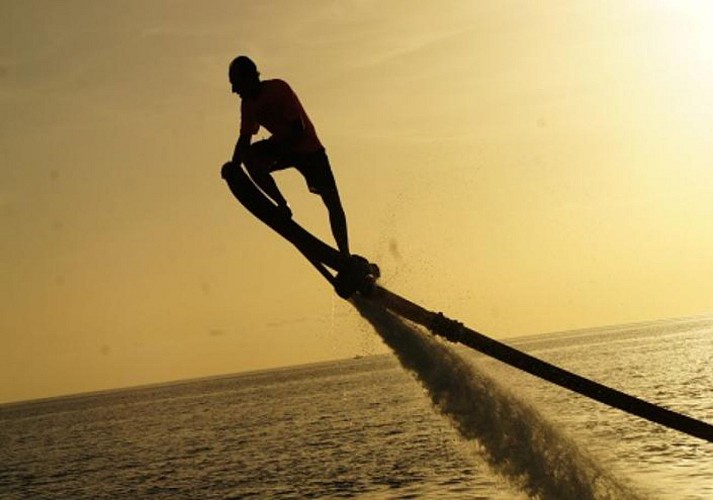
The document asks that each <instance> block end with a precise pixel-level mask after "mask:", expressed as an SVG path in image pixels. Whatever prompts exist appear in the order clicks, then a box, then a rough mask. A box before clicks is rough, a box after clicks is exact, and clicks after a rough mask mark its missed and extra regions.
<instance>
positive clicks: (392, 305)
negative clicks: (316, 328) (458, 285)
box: [365, 285, 713, 443]
mask: <svg viewBox="0 0 713 500" xmlns="http://www.w3.org/2000/svg"><path fill="white" fill-rule="evenodd" d="M365 300H369V301H373V302H376V303H378V304H380V305H381V306H382V307H384V308H386V309H388V310H389V311H391V312H393V313H395V314H397V315H398V316H400V317H402V318H405V319H407V320H409V321H412V322H414V323H417V324H419V325H421V326H424V327H426V328H427V329H428V330H429V331H430V332H431V333H433V334H434V335H437V336H439V337H442V338H445V339H446V340H449V341H451V342H454V343H458V344H462V345H465V346H467V347H470V348H471V349H474V350H476V351H479V352H481V353H483V354H485V355H487V356H490V357H492V358H495V359H497V360H499V361H502V362H504V363H507V364H508V365H510V366H513V367H515V368H519V369H520V370H522V371H525V372H527V373H530V374H531V375H535V376H536V377H539V378H541V379H543V380H547V381H548V382H551V383H553V384H555V385H558V386H560V387H564V388H565V389H569V390H571V391H573V392H576V393H578V394H581V395H582V396H586V397H588V398H590V399H593V400H595V401H599V402H600V403H604V404H605V405H608V406H611V407H613V408H618V409H619V410H622V411H625V412H627V413H631V414H633V415H636V416H638V417H641V418H644V419H646V420H649V421H651V422H655V423H657V424H660V425H663V426H665V427H668V428H670V429H675V430H677V431H680V432H683V433H685V434H688V435H690V436H694V437H697V438H700V439H703V440H706V441H708V442H711V443H713V425H710V424H708V423H706V422H703V421H701V420H696V419H695V418H691V417H689V416H687V415H683V414H681V413H677V412H675V411H672V410H669V409H667V408H664V407H662V406H659V405H655V404H653V403H649V402H648V401H644V400H642V399H639V398H637V397H634V396H631V395H629V394H626V393H624V392H621V391H619V390H617V389H613V388H611V387H607V386H605V385H603V384H600V383H598V382H595V381H593V380H590V379H587V378H584V377H582V376H580V375H577V374H575V373H572V372H569V371H567V370H564V369H562V368H559V367H557V366H555V365H552V364H550V363H547V362H546V361H542V360H541V359H538V358H536V357H534V356H530V355H529V354H527V353H524V352H522V351H519V350H517V349H515V348H513V347H510V346H508V345H507V344H503V343H502V342H498V341H497V340H494V339H492V338H490V337H487V336H485V335H483V334H482V333H479V332H476V331H475V330H471V329H470V328H467V327H466V326H464V325H463V324H462V323H459V322H458V321H454V320H452V319H449V318H447V317H445V316H444V315H443V314H442V313H436V312H433V311H429V310H428V309H425V308H423V307H421V306H419V305H418V304H415V303H413V302H411V301H409V300H407V299H405V298H403V297H400V296H399V295H397V294H395V293H393V292H390V291H389V290H387V289H386V288H383V287H381V286H378V285H376V286H375V287H374V289H373V290H372V291H371V293H370V294H369V295H368V296H366V297H365Z"/></svg>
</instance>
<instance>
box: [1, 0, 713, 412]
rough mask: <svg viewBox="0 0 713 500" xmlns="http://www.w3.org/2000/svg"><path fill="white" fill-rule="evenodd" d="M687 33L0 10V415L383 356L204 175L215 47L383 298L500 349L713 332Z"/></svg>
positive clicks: (545, 21) (645, 5)
mask: <svg viewBox="0 0 713 500" xmlns="http://www.w3.org/2000/svg"><path fill="white" fill-rule="evenodd" d="M711 33H713V7H711V4H710V3H709V2H706V1H703V0H701V1H680V0H670V1H655V0H646V1H627V2H621V1H601V0H592V1H583V0H575V1H571V0H568V1H556V0H548V1H546V2H534V1H470V0H454V1H445V2H432V1H430V0H429V1H411V0H409V1H389V2H377V1H367V0H359V1H357V0H354V1H340V2H332V1H328V0H324V1H317V0H307V1H300V2H287V1H284V2H270V1H265V2H253V1H250V2H248V1H233V0H230V1H227V0H226V1H209V2H198V1H177V0H171V1H168V0H167V1H158V0H152V1H150V2H146V1H143V0H142V1H121V2H119V1H116V2H112V1H105V2H95V1H92V0H81V1H79V0H77V1H71V0H67V1H63V2H56V1H41V0H37V1H22V2H20V1H14V0H2V1H0V42H1V43H0V116H2V120H0V152H1V154H0V158H1V160H2V163H1V164H0V258H1V260H0V294H1V296H0V334H1V335H2V337H1V339H2V340H1V343H0V380H1V381H2V382H0V402H2V401H12V400H21V399H30V398H36V397H44V396H51V395H57V394H65V393H72V392H80V391H89V390H97V389H105V388H112V387H121V386H129V385H136V384H144V383H153V382H161V381H168V380H175V379H181V378H189V377H199V376H207V375H213V374H219V373H232V372H238V371H243V370H253V369H261V368H269V367H274V366H281V365H289V364H295V363H304V362H311V361H320V360H326V359H334V358H341V357H347V356H352V355H355V354H366V353H374V352H382V351H383V350H384V348H383V347H382V346H381V344H380V342H379V340H377V338H376V336H375V335H374V334H373V333H372V332H370V331H369V329H368V328H367V327H366V326H365V325H364V324H363V323H362V322H361V320H359V318H358V317H357V314H356V313H355V312H354V310H352V308H351V307H350V306H349V305H348V304H346V303H343V302H342V301H341V300H340V299H338V298H337V297H336V296H335V295H334V294H333V293H332V291H331V290H330V289H329V287H327V286H326V284H325V283H324V281H323V279H322V278H321V277H320V276H319V275H318V274H317V273H316V272H315V271H314V270H313V269H312V268H311V267H310V266H309V264H307V263H306V262H305V261H304V259H303V258H302V257H301V256H300V255H299V254H298V253H297V252H296V251H295V250H294V249H293V248H292V247H291V246H290V245H289V244H287V243H285V242H284V241H282V240H281V239H280V238H279V237H278V236H276V235H275V234H273V233H272V232H271V231H270V230H268V229H266V228H265V227H263V226H262V225H261V223H259V222H257V221H255V220H253V219H252V218H251V216H250V215H249V214H248V213H247V212H246V211H245V210H244V209H243V208H242V207H241V206H240V205H239V204H238V203H237V202H236V201H235V200H234V199H233V198H232V197H231V196H230V194H229V192H228V190H227V188H226V186H225V185H224V184H223V182H222V181H221V179H220V176H219V171H220V166H221V165H222V163H223V162H224V161H226V160H227V159H229V157H230V155H231V152H232V148H233V145H234V141H235V138H236V134H237V129H238V123H239V101H238V98H237V97H236V96H235V95H232V94H231V93H230V87H229V85H228V82H227V65H228V63H229V62H230V60H231V59H232V58H233V57H234V56H236V55H238V54H247V55H250V56H251V57H252V58H253V59H254V60H255V61H256V62H257V64H258V67H259V69H260V71H261V73H262V75H263V77H264V78H283V79H285V80H287V81H288V82H289V83H290V84H291V85H292V87H293V88H294V89H295V91H296V92H297V94H298V95H299V96H300V98H301V100H302V102H303V104H304V106H305V108H306V109H307V112H308V113H309V115H310V116H311V118H312V121H313V122H314V123H315V125H316V127H317V131H318V133H319V135H320V137H321V139H322V142H323V143H324V144H325V145H326V147H327V151H328V154H329V156H330V159H331V161H332V165H333V168H334V171H335V175H336V177H337V181H338V184H339V188H340V192H341V195H342V199H343V202H344V205H345V209H346V211H347V216H348V221H349V229H350V237H351V246H352V249H353V250H354V251H355V252H357V253H361V254H363V255H365V256H367V257H370V258H372V259H373V260H376V261H377V262H378V263H379V264H380V265H381V268H382V272H383V275H384V279H383V282H384V284H385V285H386V286H387V287H389V288H390V289H392V290H393V291H395V292H397V293H401V294H403V295H404V296H406V297H408V298H410V299H412V300H415V301H417V302H419V303H421V304H422V305H424V306H426V307H429V308H431V309H435V310H442V311H444V312H446V313H447V314H448V315H449V316H451V317H453V318H457V319H459V320H461V321H464V322H465V323H467V324H468V325H469V326H471V327H472V328H475V329H478V330H480V331H483V332H484V333H488V334H491V335H492V336H494V337H497V338H507V337H508V336H514V335H523V334H534V333H543V332H548V331H557V330H566V329H574V328H580V327H589V326H598V325H605V324H617V323H625V322H633V321H642V320H652V319H659V318H667V317H674V316H685V315H693V314H703V313H708V312H711V310H712V309H713V287H712V286H711V284H710V279H711V278H710V277H711V276H713V258H711V256H713V140H712V139H711V138H710V129H711V124H712V123H713V91H711V89H713V36H711ZM277 180H278V183H279V184H280V186H281V187H282V189H283V192H284V193H285V195H286V196H287V197H288V199H289V200H290V202H291V204H292V207H293V210H294V211H295V218H296V219H297V220H298V221H299V222H301V223H303V225H305V226H306V227H307V228H309V229H310V230H312V231H314V232H315V233H316V234H317V235H319V236H320V237H322V238H324V239H325V240H326V241H328V242H330V243H331V241H332V240H331V234H330V231H329V228H328V221H327V215H326V211H325V209H324V207H323V206H322V204H321V201H320V200H319V199H318V198H317V197H315V196H313V195H310V194H309V193H307V190H306V188H305V186H304V183H303V181H302V179H301V178H300V176H299V175H298V174H296V173H295V172H289V171H288V172H283V173H280V174H278V176H277Z"/></svg>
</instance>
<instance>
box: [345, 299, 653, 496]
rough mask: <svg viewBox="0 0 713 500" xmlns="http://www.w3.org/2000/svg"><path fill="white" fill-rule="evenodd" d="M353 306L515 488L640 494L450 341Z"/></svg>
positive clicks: (373, 308) (361, 304)
mask: <svg viewBox="0 0 713 500" xmlns="http://www.w3.org/2000/svg"><path fill="white" fill-rule="evenodd" d="M352 303H353V304H354V306H355V307H356V309H357V310H358V311H359V313H360V314H361V315H362V316H363V317H364V318H365V319H366V320H368V321H369V322H370V323H371V324H372V326H373V327H374V329H375V330H376V331H377V333H378V334H379V335H380V336H381V337H382V338H383V340H384V342H386V344H387V345H388V346H389V347H390V348H391V349H392V350H393V351H394V353H395V354H396V356H397V357H398V359H399V361H400V362H401V365H402V366H403V367H404V368H406V369H407V370H409V371H411V372H412V373H413V374H414V375H415V376H416V378H417V379H418V380H419V381H420V382H421V384H422V385H423V386H424V388H425V389H426V390H427V391H428V393H429V395H430V397H431V400H432V402H433V404H434V405H435V406H436V408H437V409H438V410H439V411H440V412H441V413H442V414H443V415H445V416H446V417H448V418H449V419H450V420H451V421H452V422H453V424H454V426H455V427H456V428H457V429H458V431H459V432H460V434H461V435H462V436H463V437H464V438H465V439H466V440H468V441H471V442H475V443H477V445H478V447H477V449H478V452H479V454H480V455H482V456H483V457H484V458H485V460H486V462H487V463H488V464H489V465H490V467H491V468H492V469H493V470H494V471H496V472H497V473H499V474H500V475H502V476H503V477H505V478H506V479H507V480H508V481H510V482H511V483H512V484H513V485H515V486H516V487H518V488H521V489H523V490H524V491H525V492H526V493H527V494H528V495H530V496H532V497H536V498H556V499H563V498H577V499H589V498H640V497H641V495H640V494H637V493H636V492H635V491H633V490H632V489H631V488H630V487H628V486H626V485H624V484H622V483H621V482H619V481H617V480H616V479H615V478H614V477H613V476H612V474H611V473H609V472H608V471H606V470H604V469H603V467H602V466H601V465H600V464H598V463H597V462H596V461H595V460H594V459H593V458H591V457H589V456H587V455H585V454H584V453H583V452H582V451H581V450H579V449H578V448H577V447H576V445H575V444H574V443H573V442H572V441H571V440H569V439H568V438H567V437H565V436H564V435H563V434H562V433H561V432H559V431H557V430H556V429H555V428H554V426H553V425H552V424H550V423H549V422H547V421H546V420H545V419H544V418H543V417H542V416H541V415H540V414H539V413H538V412H537V411H536V410H535V409H534V408H532V407H531V406H529V405H527V404H526V403H524V402H523V401H521V400H519V399H517V398H516V397H515V396H514V395H513V394H511V393H510V392H508V391H507V390H505V389H504V388H503V387H501V386H499V384H498V383H497V382H495V381H494V380H493V379H491V378H490V377H488V376H487V375H486V374H485V373H483V372H482V371H480V370H479V369H477V368H476V367H475V366H473V365H472V364H470V363H468V362H466V361H465V359H464V358H462V357H461V356H459V355H458V353H457V352H456V351H455V350H454V349H453V348H452V347H451V346H450V345H449V344H448V343H446V342H445V341H442V340H440V339H437V338H436V337H434V336H433V335H429V334H428V333H426V332H425V331H423V330H422V329H421V328H420V327H417V326H414V325H411V324H410V323H407V322H406V321H404V320H402V319H401V318H399V317H397V316H396V315H394V314H392V313H391V312H389V311H387V310H385V309H383V308H381V307H379V305H378V304H374V303H373V302H369V301H366V300H363V299H359V298H354V299H353V301H352Z"/></svg>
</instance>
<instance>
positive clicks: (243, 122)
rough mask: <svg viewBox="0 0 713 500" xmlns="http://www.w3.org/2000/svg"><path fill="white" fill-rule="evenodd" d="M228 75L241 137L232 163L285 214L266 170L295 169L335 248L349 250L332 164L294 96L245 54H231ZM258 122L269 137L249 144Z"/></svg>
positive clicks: (288, 212)
mask: <svg viewBox="0 0 713 500" xmlns="http://www.w3.org/2000/svg"><path fill="white" fill-rule="evenodd" d="M228 74H229V77H230V84H231V85H232V91H233V92H234V93H236V94H238V95H239V96H240V99H241V105H240V137H239V138H238V142H237V144H236V145H235V152H234V153H233V162H234V163H235V164H236V165H237V166H239V165H240V163H241V162H242V163H243V164H244V165H245V167H246V169H247V171H248V173H249V174H250V177H251V178H252V179H253V181H255V184H257V185H258V186H259V187H260V189H262V191H263V192H264V193H265V194H266V195H267V196H269V197H270V198H271V199H272V200H273V201H274V202H275V203H276V204H277V207H278V208H279V209H280V210H281V211H282V213H283V214H284V216H285V217H292V211H291V210H290V206H289V205H288V203H287V200H286V199H285V197H284V196H282V193H281V192H280V190H279V189H278V187H277V184H275V180H274V179H273V177H272V175H271V174H272V172H276V171H278V170H283V169H286V168H290V167H294V168H296V169H297V170H298V171H299V172H300V173H301V174H302V175H303V176H304V178H305V180H306V181H307V186H308V188H309V190H310V191H311V192H312V193H315V194H318V195H320V196H321V197H322V200H323V201H324V204H325V205H326V206H327V210H328V211H329V222H330V225H331V227H332V234H333V235H334V239H335V240H336V242H337V247H338V248H339V251H340V252H341V253H343V254H345V255H349V239H348V237H347V221H346V217H345V215H344V209H343V208H342V203H341V201H340V199H339V192H338V191H337V185H336V183H335V181H334V176H333V174H332V168H331V166H330V165H329V159H328V158H327V154H326V153H325V151H324V146H322V143H321V142H320V141H319V138H318V137H317V133H316V132H315V129H314V125H312V122H311V121H310V119H309V117H308V116H307V113H305V110H304V109H303V108H302V104H300V101H299V99H298V98H297V95H295V93H294V92H293V91H292V89H291V88H290V86H289V85H288V84H287V83H286V82H284V81H282V80H278V79H275V80H264V81H261V80H260V73H258V71H257V67H256V66H255V63H254V62H253V61H252V60H251V59H250V58H248V57H246V56H240V57H237V58H235V59H234V60H233V62H232V63H230V69H229V73H228ZM260 126H262V127H264V128H265V129H267V130H268V132H270V134H271V136H270V137H269V138H268V139H265V140H261V141H257V142H255V143H253V144H251V140H252V136H253V135H255V134H256V133H257V132H258V129H259V128H260Z"/></svg>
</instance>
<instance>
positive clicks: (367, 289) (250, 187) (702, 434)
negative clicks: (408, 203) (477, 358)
mask: <svg viewBox="0 0 713 500" xmlns="http://www.w3.org/2000/svg"><path fill="white" fill-rule="evenodd" d="M222 175H223V178H224V179H225V181H226V182H227V183H228V187H229V188H230V190H231V192H232V193H233V195H234V196H235V198H237V200H238V201H239V202H240V203H241V204H242V205H243V206H244V207H245V208H246V209H247V210H248V211H249V212H250V213H252V214H253V215H254V216H255V217H257V218H258V219H260V220H261V221H263V222H264V223H265V224H267V225H268V226H269V227H271V228H272V229H273V230H275V231H276V232H277V233H278V234H280V235H281V236H282V237H283V238H285V239H286V240H287V241H289V242H290V243H292V244H293V245H294V246H295V247H297V249H298V250H299V251H300V252H301V253H302V255H304V256H305V257H306V258H307V260H308V261H309V262H310V263H311V264H312V265H313V266H314V267H315V268H316V269H317V270H318V271H319V272H320V274H322V276H324V278H325V279H326V280H327V281H329V283H330V284H331V285H332V286H333V287H334V289H335V291H336V292H337V294H338V295H339V296H340V297H342V298H344V299H348V298H351V297H353V296H355V294H356V297H355V299H356V300H368V301H370V302H374V303H376V304H379V305H380V306H381V307H384V308H385V309H387V310H389V311H391V312H392V313H395V314H397V315H398V316H400V317H402V318H404V319H407V320H409V321H412V322H414V323H417V324H419V325H421V326H424V327H426V328H427V329H428V330H430V331H431V333H433V334H434V335H437V336H439V337H442V338H444V339H446V340H449V341H451V342H454V343H459V344H462V345H465V346H467V347H470V348H471V349H474V350H476V351H479V352H481V353H483V354H485V355H487V356H490V357H492V358H495V359H497V360H499V361H502V362H504V363H506V364H508V365H510V366H513V367H515V368H518V369H520V370H523V371H525V372H527V373H530V374H532V375H535V376H537V377H539V378H541V379H543V380H547V381H548V382H551V383H553V384H555V385H558V386H560V387H564V388H566V389H569V390H571V391H573V392H576V393H578V394H581V395H583V396H586V397H588V398H590V399H593V400H595V401H599V402H600V403H603V404H606V405H608V406H611V407H613V408H618V409H619V410H622V411H625V412H627V413H631V414H633V415H637V416H639V417H641V418H644V419H646V420H649V421H651V422H655V423H658V424H660V425H663V426H665V427H668V428H671V429H675V430H677V431H680V432H683V433H686V434H688V435H690V436H694V437H697V438H700V439H703V440H706V441H708V442H712V443H713V425H710V424H708V423H706V422H703V421H700V420H696V419H694V418H691V417H689V416H687V415H683V414H680V413H677V412H674V411H672V410H669V409H667V408H664V407H662V406H659V405H655V404H653V403H649V402H647V401H644V400H642V399H639V398H636V397H634V396H631V395H629V394H626V393H624V392H621V391H619V390H617V389H613V388H611V387H607V386H605V385H602V384H600V383H598V382H595V381H593V380H589V379H587V378H585V377H582V376H580V375H577V374H575V373H572V372H569V371H567V370H564V369H562V368H559V367H557V366H555V365H552V364H550V363H547V362H546V361H542V360H541V359H538V358H536V357H534V356H531V355H529V354H527V353H524V352H522V351H519V350H517V349H515V348H513V347H510V346H508V345H506V344H503V343H502V342H498V341H497V340H494V339H492V338H490V337H487V336H486V335H483V334H482V333H479V332H477V331H475V330H471V329H470V328H467V327H466V326H464V325H463V324H461V323H459V322H457V321H454V320H452V319H449V318H447V317H445V316H444V315H443V314H441V313H436V312H433V311H429V310H428V309H425V308H423V307H421V306H420V305H418V304H416V303H414V302H411V301H409V300H407V299H405V298H403V297H401V296H399V295H397V294H395V293H393V292H390V291H389V290H387V289H386V288H384V287H382V286H379V285H376V279H378V278H379V268H378V267H377V266H376V265H375V264H372V263H370V262H368V261H367V260H366V259H365V258H363V257H359V256H358V255H352V256H349V257H346V256H344V255H342V254H341V253H340V252H339V251H337V250H335V249H334V248H332V247H331V246H329V245H327V244H326V243H324V242H323V241H321V240H320V239H318V238H316V237H315V236H314V235H312V234H311V233H310V232H308V231H307V230H305V229H304V228H303V227H302V226H300V225H299V224H297V223H296V222H295V221H293V220H292V219H291V218H289V217H286V216H284V215H283V214H282V213H281V212H280V210H278V208H277V206H276V205H275V204H274V203H272V202H271V201H270V200H269V199H268V198H267V197H266V196H265V195H264V194H263V193H262V191H260V189H259V188H258V187H257V186H256V185H255V184H254V183H253V181H252V179H250V177H249V176H248V175H247V173H246V172H245V171H244V170H243V168H242V167H241V166H240V165H236V164H234V163H226V164H225V165H224V166H223V170H222ZM330 270H331V271H330Z"/></svg>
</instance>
